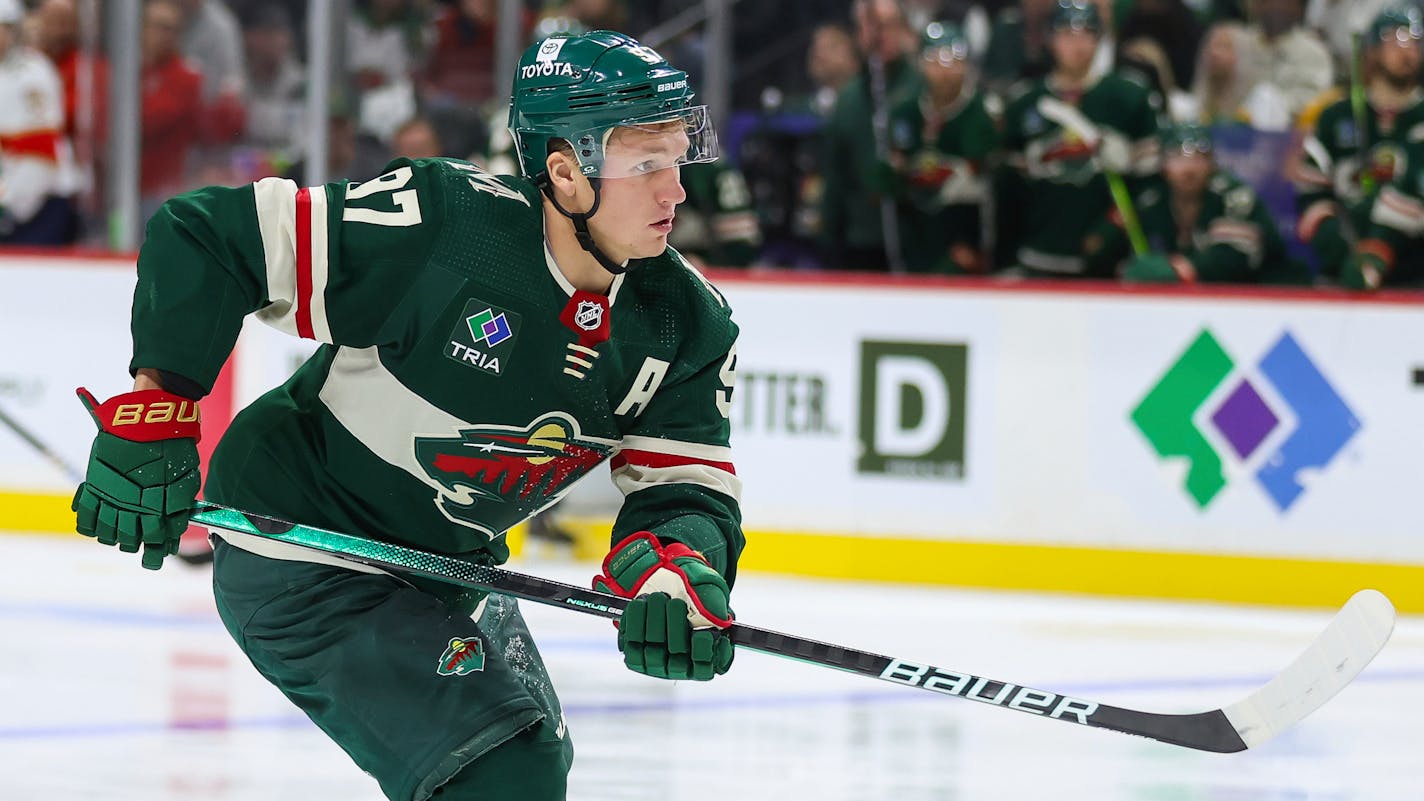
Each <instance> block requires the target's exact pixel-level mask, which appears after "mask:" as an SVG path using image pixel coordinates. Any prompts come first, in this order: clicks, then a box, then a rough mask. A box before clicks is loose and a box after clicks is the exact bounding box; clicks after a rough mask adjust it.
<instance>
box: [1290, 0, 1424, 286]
mask: <svg viewBox="0 0 1424 801" xmlns="http://www.w3.org/2000/svg"><path fill="white" fill-rule="evenodd" d="M1421 36H1424V17H1421V14H1420V11H1419V9H1417V8H1414V7H1396V8H1391V9H1386V10H1385V11H1384V12H1382V13H1380V14H1379V15H1378V16H1376V17H1375V18H1374V20H1373V21H1371V23H1370V26H1369V29H1368V30H1367V31H1366V33H1365V35H1364V37H1363V44H1362V47H1363V50H1364V60H1365V64H1364V73H1365V76H1366V77H1365V82H1366V84H1365V85H1366V89H1365V102H1364V104H1363V105H1362V106H1361V107H1360V108H1359V109H1356V107H1355V105H1354V104H1353V103H1352V102H1351V100H1350V99H1349V98H1344V99H1341V100H1339V101H1337V102H1336V103H1334V104H1333V105H1331V106H1329V107H1327V108H1326V109H1325V110H1324V111H1323V112H1321V114H1320V117H1319V119H1318V120H1317V121H1316V124H1315V128H1314V132H1313V134H1311V135H1310V136H1309V137H1307V138H1306V140H1305V142H1304V143H1303V145H1302V147H1301V152H1300V157H1299V160H1298V161H1297V162H1296V163H1295V164H1294V165H1293V167H1292V169H1291V171H1290V175H1291V178H1292V180H1293V181H1294V183H1295V187H1296V199H1297V208H1298V209H1299V210H1300V217H1299V221H1298V223H1297V225H1296V236H1297V237H1299V238H1300V240H1301V241H1302V242H1305V243H1307V244H1309V245H1310V247H1311V249H1312V250H1313V251H1314V252H1315V255H1316V258H1317V259H1318V260H1319V266H1320V271H1321V272H1322V273H1323V274H1324V275H1326V276H1329V277H1331V278H1335V277H1338V276H1339V274H1340V269H1341V267H1342V266H1343V264H1344V261H1345V257H1346V256H1347V255H1348V253H1349V249H1350V245H1349V243H1350V241H1351V240H1353V239H1355V238H1356V235H1355V232H1364V231H1367V230H1368V228H1369V225H1370V208H1371V206H1372V204H1373V202H1374V199H1375V196H1376V194H1377V193H1378V191H1379V190H1380V188H1382V187H1384V186H1387V185H1388V184H1389V183H1390V182H1391V181H1393V180H1395V179H1396V178H1399V177H1401V176H1403V175H1404V173H1405V171H1406V168H1407V167H1408V165H1409V161H1410V157H1411V150H1414V149H1415V146H1416V145H1417V144H1418V141H1417V140H1418V137H1419V133H1420V131H1421V130H1424V129H1422V128H1421V126H1424V92H1421V91H1420V81H1419V69H1420V66H1421V60H1424V59H1421V51H1420V38H1421ZM1361 125H1363V126H1364V127H1363V130H1362V129H1361V128H1360V126H1361ZM1411 138H1412V139H1413V141H1411ZM1421 156H1424V154H1420V155H1414V158H1420V157H1421ZM1382 213H1383V214H1385V215H1386V218H1388V215H1387V213H1385V212H1382Z"/></svg>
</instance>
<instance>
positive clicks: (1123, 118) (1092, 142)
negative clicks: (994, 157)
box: [996, 2, 1158, 277]
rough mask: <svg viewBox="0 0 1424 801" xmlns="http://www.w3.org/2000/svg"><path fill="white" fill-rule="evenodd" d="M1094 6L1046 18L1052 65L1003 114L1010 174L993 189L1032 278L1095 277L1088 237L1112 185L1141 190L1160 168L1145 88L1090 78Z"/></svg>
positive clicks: (1070, 6) (1007, 237)
mask: <svg viewBox="0 0 1424 801" xmlns="http://www.w3.org/2000/svg"><path fill="white" fill-rule="evenodd" d="M1100 25H1101V22H1100V18H1099V16H1098V9H1097V7H1096V6H1095V5H1091V4H1078V3H1068V2H1065V3H1064V4H1063V5H1060V6H1058V8H1056V9H1055V10H1054V13H1053V17H1052V18H1051V20H1050V30H1051V35H1050V37H1049V48H1050V50H1051V52H1052V53H1053V59H1054V67H1053V71H1052V72H1051V73H1049V75H1048V77H1046V78H1043V79H1040V80H1038V81H1035V82H1034V83H1033V84H1032V86H1030V87H1029V88H1028V89H1027V90H1026V91H1024V92H1023V93H1022V94H1020V95H1019V96H1018V97H1017V98H1015V99H1014V100H1012V101H1011V102H1010V103H1009V105H1008V107H1007V108H1006V109H1005V111H1004V134H1003V142H1004V151H1005V161H1006V169H1005V170H1003V171H1001V174H1000V180H999V181H998V182H997V186H996V189H997V191H998V195H999V196H998V197H997V198H996V203H997V207H998V208H999V209H1006V210H1011V211H1006V212H1005V213H1002V214H1000V215H999V218H1000V219H1001V220H1012V221H1016V222H1017V226H1016V227H1011V226H1001V236H1003V237H1004V242H1003V244H1004V245H1006V246H1009V247H1013V248H1014V254H1015V257H1016V262H1017V264H1018V265H1019V266H1020V267H1021V268H1022V269H1023V270H1024V271H1025V272H1027V273H1028V274H1029V275H1037V276H1053V277H1084V276H1089V275H1093V273H1091V272H1090V271H1089V268H1090V266H1091V265H1089V264H1088V263H1087V262H1086V260H1085V259H1084V258H1083V243H1084V238H1085V237H1086V236H1087V235H1088V233H1089V231H1091V230H1092V229H1093V227H1094V226H1096V225H1097V224H1098V223H1099V222H1100V221H1101V220H1102V219H1103V215H1105V214H1106V213H1107V211H1108V208H1109V207H1110V206H1111V204H1112V200H1111V197H1110V194H1109V189H1108V187H1109V181H1117V180H1122V179H1123V178H1124V177H1125V178H1126V179H1128V181H1129V182H1130V183H1134V184H1135V183H1138V182H1139V181H1140V180H1141V179H1145V178H1147V177H1148V176H1151V175H1153V174H1154V173H1155V172H1156V170H1157V166H1158V142H1157V114H1156V112H1155V111H1154V109H1153V108H1152V105H1151V102H1150V100H1149V95H1148V92H1147V90H1145V89H1143V88H1142V87H1141V86H1138V85H1137V84H1135V83H1132V82H1129V81H1127V80H1125V79H1123V78H1120V77H1118V76H1115V75H1111V74H1110V75H1104V76H1102V77H1100V78H1095V77H1094V76H1093V72H1092V65H1093V57H1094V53H1095V51H1096V49H1097V38H1098V31H1099V29H1100Z"/></svg>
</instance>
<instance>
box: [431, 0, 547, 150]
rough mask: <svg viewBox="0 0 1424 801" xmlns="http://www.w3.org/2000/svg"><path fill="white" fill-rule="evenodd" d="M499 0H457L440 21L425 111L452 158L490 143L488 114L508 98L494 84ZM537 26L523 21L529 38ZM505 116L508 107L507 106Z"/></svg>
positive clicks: (528, 19) (526, 19)
mask: <svg viewBox="0 0 1424 801" xmlns="http://www.w3.org/2000/svg"><path fill="white" fill-rule="evenodd" d="M498 10H499V9H498V3H497V2H496V0H456V2H455V3H453V4H451V5H450V6H447V7H446V8H445V10H444V11H443V12H441V14H440V15H439V16H438V17H436V19H435V26H434V31H435V33H434V44H433V45H432V47H431V50H430V57H429V59H428V60H427V62H426V64H425V67H424V69H423V70H422V71H421V74H420V96H421V105H422V108H423V110H424V113H425V114H426V116H427V117H429V122H430V124H432V125H434V126H435V129H436V130H437V131H438V132H439V135H440V138H441V139H442V140H444V141H445V142H447V143H449V149H450V152H451V153H452V154H457V155H459V156H462V157H464V156H468V155H470V154H472V153H477V152H481V151H484V150H485V149H486V148H487V147H488V145H489V138H488V123H487V113H488V112H489V110H490V108H489V107H490V106H491V105H492V101H499V102H500V103H503V102H504V100H505V98H504V96H503V95H502V94H501V93H500V91H499V90H497V88H496V87H495V85H494V77H495V75H494V73H495V65H494V54H495V50H496V43H495V32H496V28H497V27H498V22H499V14H498ZM532 23H533V17H532V15H530V14H528V13H526V14H525V15H524V18H523V19H522V20H521V22H520V27H521V30H522V31H523V35H525V36H528V33H529V30H530V26H531V25H532ZM500 111H501V116H502V111H503V108H502V107H501V109H500Z"/></svg>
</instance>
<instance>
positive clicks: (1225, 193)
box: [1088, 171, 1309, 283]
mask: <svg viewBox="0 0 1424 801" xmlns="http://www.w3.org/2000/svg"><path fill="white" fill-rule="evenodd" d="M1136 205H1137V208H1138V219H1139V221H1140V222H1141V224H1142V233H1143V235H1144V236H1145V237H1146V238H1147V242H1148V244H1149V245H1150V246H1151V248H1152V251H1153V252H1155V253H1162V254H1166V255H1171V254H1181V255H1183V256H1186V257H1187V259H1188V260H1189V261H1190V262H1191V263H1192V267H1193V268H1195V270H1196V274H1197V280H1198V281H1201V282H1204V283H1218V282H1236V283H1303V282H1305V281H1306V280H1308V278H1309V276H1308V275H1306V274H1305V273H1304V271H1302V270H1300V269H1299V268H1297V267H1296V265H1294V263H1293V262H1290V261H1289V260H1288V259H1287V258H1286V249H1285V241H1284V240H1282V239H1281V234H1280V231H1279V230H1278V229H1277V228H1276V223H1275V221H1274V220H1273V219H1272V218H1271V214H1270V212H1269V211H1268V210H1267V209H1266V206H1265V204H1263V203H1262V202H1261V200H1260V198H1259V197H1257V195H1256V192H1255V190H1253V189H1252V188H1251V187H1250V186H1249V185H1247V184H1246V183H1244V182H1242V181H1241V180H1240V179H1238V178H1236V177H1235V176H1234V175H1231V174H1230V173H1228V172H1225V171H1218V172H1216V173H1214V174H1213V175H1212V176H1211V178H1210V179H1209V180H1208V182H1207V187H1206V190H1205V192H1203V194H1202V198H1201V208H1200V209H1199V210H1198V212H1197V216H1196V219H1195V220H1192V221H1185V220H1178V219H1177V216H1176V214H1175V213H1174V211H1173V209H1172V202H1171V195H1170V193H1169V192H1168V191H1167V190H1166V187H1165V186H1162V185H1159V186H1154V187H1152V188H1150V189H1147V190H1145V191H1143V192H1142V193H1141V194H1140V195H1139V196H1138V197H1137V198H1136ZM1130 255H1131V248H1130V246H1129V242H1128V238H1127V233H1126V231H1125V230H1124V229H1123V227H1122V224H1121V217H1120V216H1119V215H1117V214H1112V215H1109V221H1108V222H1107V223H1105V224H1103V225H1102V226H1100V228H1099V232H1098V234H1097V235H1095V236H1090V237H1089V246H1088V262H1089V264H1090V265H1091V269H1092V270H1093V271H1094V272H1098V273H1105V274H1112V273H1114V272H1116V268H1117V265H1118V264H1120V263H1121V262H1122V261H1123V260H1124V259H1126V258H1127V257H1128V256H1130Z"/></svg>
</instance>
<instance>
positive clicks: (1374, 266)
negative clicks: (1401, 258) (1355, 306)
mask: <svg viewBox="0 0 1424 801" xmlns="http://www.w3.org/2000/svg"><path fill="white" fill-rule="evenodd" d="M1384 273H1385V264H1384V259H1381V258H1380V257H1379V256H1378V255H1376V254H1374V253H1353V254H1351V255H1350V257H1349V258H1347V259H1345V264H1344V265H1342V266H1341V267H1340V283H1341V284H1342V285H1343V286H1344V287H1345V288H1346V289H1353V290H1356V291H1359V292H1373V291H1375V290H1376V289H1379V288H1380V284H1382V283H1384Z"/></svg>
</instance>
